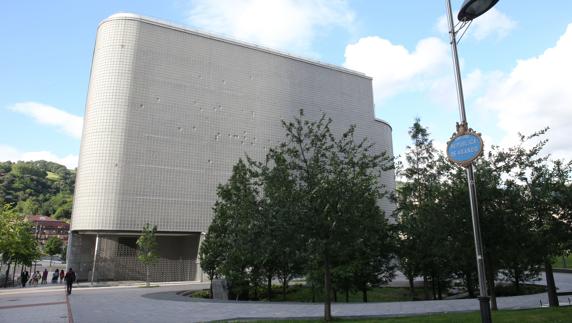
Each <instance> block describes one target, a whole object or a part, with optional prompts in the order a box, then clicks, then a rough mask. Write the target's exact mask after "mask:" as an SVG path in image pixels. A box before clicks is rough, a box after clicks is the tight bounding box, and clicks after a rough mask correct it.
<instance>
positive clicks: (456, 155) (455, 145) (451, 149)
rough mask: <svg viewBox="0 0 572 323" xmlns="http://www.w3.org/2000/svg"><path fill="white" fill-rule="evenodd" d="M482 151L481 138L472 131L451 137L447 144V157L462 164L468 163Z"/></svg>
mask: <svg viewBox="0 0 572 323" xmlns="http://www.w3.org/2000/svg"><path fill="white" fill-rule="evenodd" d="M482 151H483V140H482V139H481V137H480V136H478V135H476V134H474V133H467V134H464V135H461V136H457V137H455V138H453V139H452V140H451V141H450V142H449V144H448V145H447V156H448V157H449V159H450V160H451V161H452V162H454V163H456V164H460V165H463V166H466V165H468V164H470V163H471V162H472V161H473V160H475V159H476V158H477V157H479V155H480V154H481V152H482Z"/></svg>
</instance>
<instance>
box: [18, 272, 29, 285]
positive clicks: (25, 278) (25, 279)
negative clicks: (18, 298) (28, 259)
mask: <svg viewBox="0 0 572 323" xmlns="http://www.w3.org/2000/svg"><path fill="white" fill-rule="evenodd" d="M28 278H30V274H28V271H27V270H24V271H23V272H22V274H20V280H21V281H22V287H26V283H27V282H28Z"/></svg>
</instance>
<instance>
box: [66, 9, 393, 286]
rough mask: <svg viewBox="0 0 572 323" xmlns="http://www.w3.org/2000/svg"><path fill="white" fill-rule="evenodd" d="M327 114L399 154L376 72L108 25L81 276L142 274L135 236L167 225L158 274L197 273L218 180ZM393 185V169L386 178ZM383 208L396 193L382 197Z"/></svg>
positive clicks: (153, 23)
mask: <svg viewBox="0 0 572 323" xmlns="http://www.w3.org/2000/svg"><path fill="white" fill-rule="evenodd" d="M299 109H304V111H305V114H306V115H307V116H308V117H310V118H317V117H319V116H320V115H321V114H322V113H326V114H327V115H328V116H329V117H331V118H332V119H333V120H334V124H333V128H334V131H337V132H341V131H344V130H346V129H347V128H348V127H349V126H350V125H351V124H355V125H357V131H356V136H357V137H358V138H360V137H368V138H369V139H370V140H371V141H372V142H375V143H376V147H377V149H379V150H380V151H383V150H385V151H387V152H388V153H390V154H391V153H392V142H391V127H390V126H389V125H388V124H387V123H385V122H383V121H380V120H376V119H375V118H374V112H373V95H372V85H371V78H369V77H367V76H365V75H363V74H361V73H357V72H354V71H350V70H347V69H343V68H340V67H335V66H331V65H326V64H322V63H318V62H315V61H311V60H306V59H303V58H298V57H294V56H290V55H288V54H284V53H280V52H276V51H272V50H268V49H265V48H261V47H257V46H254V45H250V44H245V43H241V42H237V41H233V40H229V39H224V38H220V37H215V36H212V35H208V34H204V33H200V32H196V31H192V30H189V29H185V28H182V27H178V26H174V25H171V24H167V23H164V22H160V21H157V20H154V19H150V18H145V17H141V16H137V15H132V14H117V15H113V16H111V17H109V18H108V19H106V20H104V21H103V22H101V24H100V25H99V28H98V31H97V39H96V44H95V49H94V53H93V64H92V70H91V77H90V83H89V90H88V96H87V103H86V112H85V119H84V129H83V135H82V141H81V150H80V159H79V167H78V172H77V181H76V191H75V197H74V209H73V214H72V224H71V233H72V234H71V236H70V244H69V253H68V255H69V264H70V266H71V267H73V268H74V269H77V271H79V276H80V278H81V279H91V278H92V277H93V278H94V279H96V280H97V279H116V280H123V279H140V278H142V277H143V273H144V270H143V268H142V267H141V265H140V264H138V262H137V260H136V257H135V241H136V239H137V237H138V234H139V233H140V232H141V230H142V228H143V226H144V225H145V224H146V223H151V224H154V225H157V227H158V231H159V238H158V239H159V245H160V247H159V249H160V250H159V253H160V255H161V258H160V261H159V263H158V264H157V265H156V267H155V270H154V271H153V272H156V273H160V275H159V274H157V275H156V276H154V277H152V278H153V280H164V281H165V280H197V279H200V277H199V275H200V271H198V261H197V251H198V246H199V244H200V238H201V233H204V232H206V231H207V229H208V226H209V224H210V222H211V219H212V216H213V214H212V207H213V205H214V202H215V200H216V187H217V185H218V184H220V183H224V182H226V181H227V180H228V178H229V176H230V173H231V171H232V166H233V165H234V164H235V163H236V161H237V160H238V158H240V157H243V156H245V154H248V155H249V156H250V157H252V158H255V159H263V158H264V156H265V154H266V152H267V150H268V149H269V147H271V146H273V145H275V144H277V143H279V142H280V141H281V140H282V139H283V138H284V130H283V128H282V126H281V120H282V119H286V120H288V119H292V118H293V117H294V116H296V115H297V113H298V111H299ZM380 180H381V181H382V182H383V183H384V184H385V185H386V186H387V187H388V188H389V189H390V190H392V189H394V187H395V181H394V174H393V172H386V173H384V174H383V177H382V178H381V179H380ZM380 203H381V204H382V207H383V208H384V209H385V210H386V212H391V211H392V210H393V205H392V204H391V203H390V202H389V201H380Z"/></svg>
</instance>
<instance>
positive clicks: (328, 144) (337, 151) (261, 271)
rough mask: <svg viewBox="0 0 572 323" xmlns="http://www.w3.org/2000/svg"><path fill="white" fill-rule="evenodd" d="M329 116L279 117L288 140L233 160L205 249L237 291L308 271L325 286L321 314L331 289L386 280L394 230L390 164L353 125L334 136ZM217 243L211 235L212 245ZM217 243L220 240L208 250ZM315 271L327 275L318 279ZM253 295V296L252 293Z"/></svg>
mask: <svg viewBox="0 0 572 323" xmlns="http://www.w3.org/2000/svg"><path fill="white" fill-rule="evenodd" d="M331 124H332V120H331V119H329V118H327V117H326V116H325V115H323V116H322V117H321V118H320V119H318V120H316V121H312V120H308V119H306V118H305V116H304V115H303V113H302V111H300V115H299V116H298V117H297V118H295V119H294V121H292V122H285V121H283V127H284V129H285V132H286V136H285V141H284V142H283V143H281V144H280V145H278V146H276V147H273V148H271V149H270V150H269V152H268V154H267V156H266V160H265V161H264V162H255V161H253V160H250V159H248V158H247V161H248V162H247V163H245V162H243V161H242V160H239V161H238V163H237V164H236V165H235V166H234V168H233V173H232V175H231V177H230V179H229V181H228V183H226V184H224V185H220V186H219V188H218V191H217V193H218V200H217V202H216V204H215V207H214V213H215V217H214V219H213V222H212V224H211V226H210V227H209V232H208V233H207V235H206V238H205V241H204V242H203V246H202V247H201V264H203V262H205V259H207V261H206V262H205V265H203V269H204V270H206V271H210V272H212V273H213V274H214V275H220V276H224V277H225V278H226V279H227V280H229V281H230V285H231V290H232V291H233V293H234V294H235V295H236V296H238V297H246V296H248V290H249V289H250V288H251V287H252V288H253V290H254V291H255V293H256V291H257V288H256V287H257V286H258V285H259V284H260V282H261V281H262V280H263V279H265V280H266V281H267V283H268V291H269V293H270V287H271V280H272V278H273V277H277V278H278V279H280V281H281V282H282V284H283V292H285V290H286V287H287V284H288V282H289V281H290V280H291V279H292V278H293V277H295V276H297V275H306V277H307V280H309V281H311V282H312V284H314V283H315V285H318V286H319V285H321V286H323V287H324V294H325V295H326V297H325V312H324V315H325V318H326V319H327V320H329V319H331V310H330V302H331V295H332V289H333V287H334V285H335V286H344V287H343V288H344V289H345V290H350V289H353V290H361V291H363V292H364V299H367V297H366V295H367V289H368V288H369V287H371V286H372V285H375V284H379V283H382V282H386V281H388V280H390V279H391V278H392V275H393V267H392V266H391V264H390V262H391V258H392V252H393V251H394V249H393V246H392V243H391V241H392V238H391V236H392V234H391V229H390V227H389V225H388V224H387V220H386V218H385V215H384V213H383V211H382V210H381V208H380V207H379V203H380V201H382V200H384V199H386V198H387V196H386V195H387V192H386V190H385V188H384V186H383V185H382V183H381V182H380V175H381V173H382V172H383V171H388V170H390V168H391V167H392V160H390V158H389V157H388V156H387V155H386V154H385V153H376V152H375V149H374V146H373V145H372V144H371V143H369V142H368V141H367V139H361V140H358V139H357V138H356V137H355V127H353V126H352V127H350V128H349V129H348V130H347V131H345V132H343V133H341V134H340V135H339V136H338V135H336V134H335V133H334V132H332V131H331V130H330V126H331ZM215 241H216V242H215ZM214 246H216V247H214ZM318 275H321V276H322V277H323V279H322V280H321V282H323V284H321V283H320V281H316V280H315V279H312V278H316V277H318ZM254 297H257V295H254Z"/></svg>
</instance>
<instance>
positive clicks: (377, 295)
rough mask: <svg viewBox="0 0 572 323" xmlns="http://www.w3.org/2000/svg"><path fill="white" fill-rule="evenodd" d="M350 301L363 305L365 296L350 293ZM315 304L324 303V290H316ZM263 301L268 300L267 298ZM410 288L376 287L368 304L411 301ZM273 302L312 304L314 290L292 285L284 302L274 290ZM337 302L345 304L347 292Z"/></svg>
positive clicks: (278, 291) (280, 291)
mask: <svg viewBox="0 0 572 323" xmlns="http://www.w3.org/2000/svg"><path fill="white" fill-rule="evenodd" d="M260 294H261V295H264V296H266V291H261V293H260ZM348 296H349V297H348V300H349V302H350V303H362V300H363V295H362V293H361V292H350V293H349V295H348ZM314 298H315V302H317V303H321V302H323V301H324V295H323V290H322V289H321V288H316V290H315V296H314ZM263 300H268V299H267V298H266V297H264V298H263ZM410 300H411V297H410V296H409V289H408V288H398V287H375V288H371V289H369V290H368V292H367V301H368V302H403V301H410ZM271 301H273V302H283V301H286V302H306V303H311V302H312V288H310V287H307V286H304V285H292V286H290V287H289V288H288V291H287V293H286V299H285V300H284V298H283V296H282V289H281V288H273V290H272V299H271ZM337 302H338V303H345V302H346V294H345V292H340V291H338V293H337Z"/></svg>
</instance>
